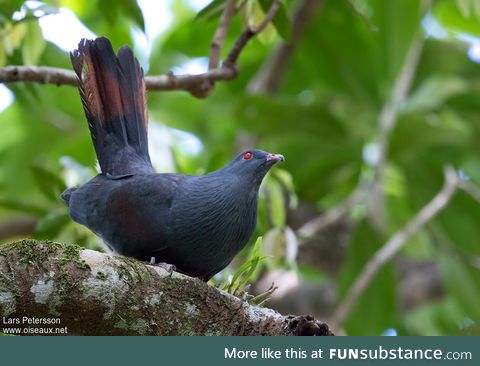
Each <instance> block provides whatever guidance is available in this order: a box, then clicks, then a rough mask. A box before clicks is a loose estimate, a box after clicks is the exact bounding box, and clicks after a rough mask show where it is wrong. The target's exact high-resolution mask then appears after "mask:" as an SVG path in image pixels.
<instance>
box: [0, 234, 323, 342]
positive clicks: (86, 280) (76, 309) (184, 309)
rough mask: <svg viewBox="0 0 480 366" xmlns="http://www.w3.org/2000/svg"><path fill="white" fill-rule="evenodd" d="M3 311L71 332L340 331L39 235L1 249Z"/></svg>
mask: <svg viewBox="0 0 480 366" xmlns="http://www.w3.org/2000/svg"><path fill="white" fill-rule="evenodd" d="M0 314H1V316H2V320H3V325H2V326H3V327H9V326H12V325H8V324H12V322H14V321H15V319H20V321H21V322H22V321H24V319H25V318H24V317H27V318H29V319H33V318H35V319H58V322H59V323H60V324H55V325H45V324H41V325H38V324H37V325H38V326H39V327H43V328H48V327H66V329H67V334H69V335H332V333H331V331H330V330H329V328H328V326H327V325H326V324H324V323H321V322H319V321H317V320H315V319H313V317H311V316H297V317H294V316H284V315H281V314H279V313H277V312H275V311H273V310H271V309H267V308H261V307H258V306H253V305H251V304H248V303H247V302H246V301H244V300H241V299H239V298H237V297H235V296H232V295H230V294H228V293H226V292H224V291H221V290H218V289H217V288H215V287H213V286H210V285H208V284H206V283H204V282H203V281H201V280H199V279H195V278H191V277H188V276H185V275H182V274H179V273H176V272H173V273H172V274H170V273H168V272H167V271H165V270H164V269H162V268H159V267H154V266H150V265H147V264H145V263H142V262H139V261H137V260H135V259H131V258H126V257H121V256H111V255H108V254H104V253H100V252H96V251H92V250H88V249H82V248H80V247H78V246H75V245H67V244H58V243H53V242H45V241H35V240H23V241H19V242H15V243H11V244H7V245H3V246H0ZM6 324H7V325H6ZM14 326H16V327H24V326H25V325H24V323H23V325H18V324H17V325H14ZM0 331H2V329H0Z"/></svg>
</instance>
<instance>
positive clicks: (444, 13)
mask: <svg viewBox="0 0 480 366" xmlns="http://www.w3.org/2000/svg"><path fill="white" fill-rule="evenodd" d="M462 9H464V8H463V7H462V8H460V7H458V6H457V4H456V2H455V1H451V0H442V1H439V2H437V3H436V4H435V6H434V8H433V15H434V16H435V18H436V19H437V20H438V21H439V22H440V24H441V25H442V26H443V27H444V28H445V29H446V30H448V31H450V32H454V33H469V34H471V35H475V36H479V35H480V18H478V17H472V16H471V12H470V10H468V16H466V15H465V13H464V12H465V10H462ZM469 9H470V8H469Z"/></svg>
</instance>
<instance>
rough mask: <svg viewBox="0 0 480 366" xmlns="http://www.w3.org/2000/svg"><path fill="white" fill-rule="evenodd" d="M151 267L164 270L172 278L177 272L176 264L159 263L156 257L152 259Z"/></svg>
mask: <svg viewBox="0 0 480 366" xmlns="http://www.w3.org/2000/svg"><path fill="white" fill-rule="evenodd" d="M150 265H152V266H155V267H160V268H163V269H164V270H165V271H167V272H168V273H170V277H172V275H173V272H174V271H176V270H177V267H175V264H168V263H165V262H158V263H157V260H156V259H155V257H152V258H150Z"/></svg>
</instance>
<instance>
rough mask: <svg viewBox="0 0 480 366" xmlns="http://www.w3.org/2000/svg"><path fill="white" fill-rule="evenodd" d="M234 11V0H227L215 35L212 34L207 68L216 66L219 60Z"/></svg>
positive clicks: (210, 68)
mask: <svg viewBox="0 0 480 366" xmlns="http://www.w3.org/2000/svg"><path fill="white" fill-rule="evenodd" d="M234 13H235V0H227V3H226V5H225V9H224V10H223V14H222V17H221V18H220V23H219V25H218V28H217V30H216V31H215V35H214V36H213V40H212V44H211V46H210V58H209V60H208V69H209V70H212V69H215V68H217V67H218V62H219V61H220V51H221V48H222V45H223V41H224V40H225V36H226V35H227V31H228V27H229V25H230V21H231V20H232V17H233V14H234Z"/></svg>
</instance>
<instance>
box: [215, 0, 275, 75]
mask: <svg viewBox="0 0 480 366" xmlns="http://www.w3.org/2000/svg"><path fill="white" fill-rule="evenodd" d="M280 2H281V0H274V1H273V3H272V5H271V6H270V9H268V12H267V14H265V18H263V20H262V21H261V22H260V24H258V25H257V26H253V27H252V26H247V28H245V30H244V31H243V32H242V33H241V34H240V37H238V39H237V41H236V42H235V44H234V46H233V48H232V49H231V51H230V53H229V54H228V56H227V58H226V59H225V60H224V61H223V66H224V67H227V68H228V67H232V66H233V65H235V64H236V62H237V60H238V56H240V52H242V50H243V48H244V47H245V46H246V44H247V43H248V41H250V39H251V38H252V37H253V36H255V35H257V34H258V33H260V32H261V31H263V30H264V29H265V28H266V27H267V25H268V23H270V22H271V21H272V19H273V17H274V16H275V13H276V12H277V10H278V9H279V8H280Z"/></svg>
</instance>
